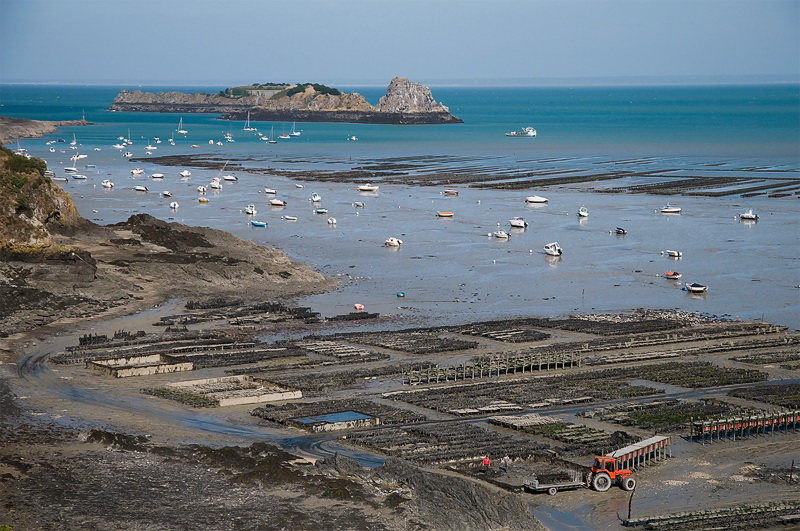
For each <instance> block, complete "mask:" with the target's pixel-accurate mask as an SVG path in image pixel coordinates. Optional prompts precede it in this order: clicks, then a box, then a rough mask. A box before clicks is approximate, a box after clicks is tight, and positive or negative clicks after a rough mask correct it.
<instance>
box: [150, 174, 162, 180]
mask: <svg viewBox="0 0 800 531" xmlns="http://www.w3.org/2000/svg"><path fill="white" fill-rule="evenodd" d="M150 178H151V179H163V178H164V174H163V173H154V174H153V175H151V176H150Z"/></svg>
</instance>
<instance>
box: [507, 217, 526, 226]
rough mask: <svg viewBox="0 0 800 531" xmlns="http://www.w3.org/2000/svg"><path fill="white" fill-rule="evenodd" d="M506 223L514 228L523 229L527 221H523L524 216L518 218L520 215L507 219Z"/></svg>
mask: <svg viewBox="0 0 800 531" xmlns="http://www.w3.org/2000/svg"><path fill="white" fill-rule="evenodd" d="M508 224H509V225H511V226H512V227H514V228H515V229H524V228H526V227H527V226H528V222H527V221H525V218H520V217H515V218H511V219H509V220H508Z"/></svg>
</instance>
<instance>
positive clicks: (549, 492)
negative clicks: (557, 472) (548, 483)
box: [547, 487, 558, 496]
mask: <svg viewBox="0 0 800 531" xmlns="http://www.w3.org/2000/svg"><path fill="white" fill-rule="evenodd" d="M556 492H558V489H557V488H555V487H550V488H549V489H547V494H549V495H550V496H555V495H556Z"/></svg>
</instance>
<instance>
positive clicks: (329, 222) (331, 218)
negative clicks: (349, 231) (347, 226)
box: [328, 217, 336, 225]
mask: <svg viewBox="0 0 800 531" xmlns="http://www.w3.org/2000/svg"><path fill="white" fill-rule="evenodd" d="M328 225H336V218H334V217H329V218H328Z"/></svg>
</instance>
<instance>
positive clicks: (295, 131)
mask: <svg viewBox="0 0 800 531" xmlns="http://www.w3.org/2000/svg"><path fill="white" fill-rule="evenodd" d="M294 126H295V123H294V122H292V132H291V133H289V136H300V135H301V133H300V131H297V130H295V128H294Z"/></svg>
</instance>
